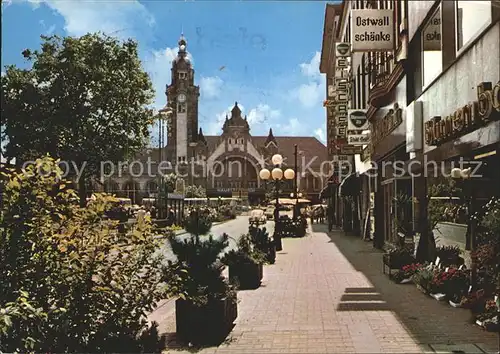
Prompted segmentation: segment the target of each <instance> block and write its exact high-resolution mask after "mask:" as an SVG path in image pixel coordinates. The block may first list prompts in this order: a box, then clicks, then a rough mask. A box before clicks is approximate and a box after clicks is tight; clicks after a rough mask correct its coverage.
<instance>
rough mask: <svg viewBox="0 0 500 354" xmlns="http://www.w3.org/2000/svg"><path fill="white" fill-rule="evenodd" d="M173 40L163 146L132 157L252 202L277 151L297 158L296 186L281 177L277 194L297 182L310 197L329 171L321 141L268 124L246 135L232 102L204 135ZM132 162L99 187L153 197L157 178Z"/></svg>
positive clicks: (189, 70)
mask: <svg viewBox="0 0 500 354" xmlns="http://www.w3.org/2000/svg"><path fill="white" fill-rule="evenodd" d="M178 44H179V52H178V55H177V57H176V58H175V59H174V60H173V61H172V69H171V70H172V78H171V82H170V84H168V85H167V86H166V92H165V94H166V96H167V105H168V107H170V108H171V109H172V111H173V114H172V116H171V118H170V119H169V120H168V124H167V127H166V128H167V143H166V146H164V147H162V148H161V150H158V149H149V150H147V151H145V152H144V153H142V154H140V156H138V158H137V160H139V161H142V162H143V163H144V162H147V161H149V163H150V165H151V166H152V167H151V170H152V171H154V172H155V173H154V174H159V173H160V172H161V173H163V174H168V173H176V174H177V175H178V176H180V177H182V178H183V180H184V185H186V186H187V185H197V186H202V187H204V188H205V189H206V191H207V196H208V197H218V196H220V197H231V196H235V195H236V196H240V195H242V196H245V197H246V196H248V199H249V201H250V202H251V203H257V202H259V201H260V200H262V199H264V197H265V195H266V192H268V191H270V190H271V185H270V183H265V181H262V180H260V178H259V171H260V170H261V169H262V168H264V167H266V168H272V166H271V157H272V156H273V155H274V154H281V155H282V156H283V159H284V162H283V167H284V168H292V169H295V165H296V163H295V160H297V171H296V172H298V173H296V176H297V185H295V183H294V181H283V182H282V184H281V188H280V191H281V196H288V197H289V196H290V194H291V193H294V192H295V188H296V187H297V188H298V190H299V192H300V193H302V194H303V195H304V196H306V197H308V198H310V199H313V200H315V201H316V200H317V199H318V194H319V192H320V190H321V189H322V187H323V184H324V182H325V180H326V178H327V177H328V174H329V170H328V168H329V167H328V166H329V165H328V164H325V163H324V162H327V149H326V146H325V145H324V144H322V143H321V142H320V141H319V140H318V139H316V138H315V137H305V136H275V135H274V133H273V131H272V129H269V133H268V135H267V136H252V135H251V131H250V126H249V124H248V120H247V117H246V116H245V115H244V114H243V112H242V111H241V109H240V107H239V106H238V103H237V102H236V103H235V104H234V107H233V108H232V110H231V112H230V115H226V119H225V121H224V123H223V126H222V127H221V135H217V136H208V135H205V134H204V133H203V129H202V128H201V127H199V126H198V102H199V97H200V89H199V86H196V85H195V71H194V69H193V66H192V63H191V62H190V60H189V58H188V53H187V41H186V39H185V38H184V37H183V36H182V37H181V38H180V40H179V43H178ZM295 145H296V146H297V152H298V153H297V157H295ZM158 161H163V164H162V165H161V164H158ZM137 165H139V164H137ZM133 167H134V166H131V167H130V168H128V169H126V170H127V171H124V172H123V173H122V174H121V175H120V176H117V175H115V176H110V177H109V178H108V179H107V180H106V181H105V184H104V185H105V187H106V188H105V189H106V190H108V191H110V192H115V193H117V194H119V195H121V196H126V197H130V198H131V199H133V201H134V202H135V203H140V201H141V199H142V198H145V197H146V198H148V197H150V198H151V197H155V196H156V192H157V190H158V177H156V176H151V175H149V174H146V173H141V171H140V170H139V169H138V167H137V169H136V170H135V171H134V168H133ZM322 170H323V171H322ZM159 171H160V172H159Z"/></svg>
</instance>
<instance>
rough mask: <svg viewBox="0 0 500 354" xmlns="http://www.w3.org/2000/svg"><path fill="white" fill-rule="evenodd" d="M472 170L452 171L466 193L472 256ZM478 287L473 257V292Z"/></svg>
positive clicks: (451, 174) (473, 233)
mask: <svg viewBox="0 0 500 354" xmlns="http://www.w3.org/2000/svg"><path fill="white" fill-rule="evenodd" d="M471 171H472V170H471V168H470V167H469V168H465V169H460V168H453V169H452V170H451V173H450V176H451V178H453V179H454V180H455V181H456V182H457V183H460V186H461V187H462V189H463V191H464V196H465V201H466V206H467V236H466V237H467V238H468V239H469V240H468V241H469V249H470V252H471V254H473V252H474V251H475V250H476V235H475V232H474V226H473V220H472V215H473V210H472V206H473V202H472V198H473V192H472V188H471V184H470V178H471ZM475 285H476V260H475V257H474V256H473V257H472V258H471V270H470V286H471V290H472V289H473V288H474V287H475Z"/></svg>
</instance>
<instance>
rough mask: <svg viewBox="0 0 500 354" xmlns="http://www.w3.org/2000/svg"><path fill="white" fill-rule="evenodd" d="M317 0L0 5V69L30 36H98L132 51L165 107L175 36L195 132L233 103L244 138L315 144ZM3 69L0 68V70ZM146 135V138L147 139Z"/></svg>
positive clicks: (319, 110) (17, 59) (319, 86)
mask: <svg viewBox="0 0 500 354" xmlns="http://www.w3.org/2000/svg"><path fill="white" fill-rule="evenodd" d="M325 6H326V3H325V2H322V1H302V2H298V1H291V2H285V1H229V0H226V1H201V0H200V1H168V0H163V1H162V0H152V1H137V0H121V1H120V0H114V1H107V0H98V1H90V0H85V1H81V0H10V1H9V0H7V1H5V0H2V47H3V48H2V68H3V67H4V65H8V64H15V65H17V66H19V67H26V65H27V64H26V62H25V60H24V59H23V57H22V55H21V52H22V51H23V50H24V49H26V48H30V49H37V48H39V47H40V35H44V34H45V35H50V34H57V35H61V36H66V35H69V36H81V35H84V34H86V33H88V32H97V31H101V32H104V33H106V34H108V35H112V36H116V37H119V38H121V39H127V38H130V37H131V38H134V39H136V40H137V41H138V43H139V48H140V58H141V60H142V64H143V67H144V70H145V71H146V72H148V73H149V75H150V77H151V80H152V82H153V86H154V88H155V90H156V98H155V103H154V106H155V107H156V108H161V107H163V106H164V105H165V103H166V97H165V94H164V92H165V85H167V84H169V83H170V69H171V62H172V59H173V58H174V57H175V56H176V55H177V50H178V48H177V42H178V40H179V37H180V35H181V33H184V36H185V37H186V39H187V50H188V52H189V53H190V56H191V58H192V62H193V65H194V69H195V84H196V85H199V86H200V91H201V95H200V101H199V117H198V118H199V124H200V127H202V128H203V131H204V134H205V135H218V134H220V133H221V132H222V124H223V121H224V118H225V115H226V113H229V110H230V109H231V108H232V106H233V105H234V103H235V102H238V105H239V106H240V108H241V109H242V110H243V113H244V114H246V115H247V117H248V121H249V124H250V129H251V130H250V133H251V134H252V135H267V133H268V131H269V128H272V129H273V133H274V134H275V135H277V136H280V135H281V136H290V135H294V136H316V137H317V138H318V139H319V140H320V141H322V142H323V143H325V135H326V134H325V130H326V129H325V119H326V118H325V116H326V115H325V109H324V108H323V106H322V101H323V99H324V97H325V81H326V80H325V75H323V74H320V72H319V61H320V51H321V42H322V33H323V20H324V11H325ZM3 70H4V69H2V71H3ZM153 136H154V135H153Z"/></svg>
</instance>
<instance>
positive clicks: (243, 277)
mask: <svg viewBox="0 0 500 354" xmlns="http://www.w3.org/2000/svg"><path fill="white" fill-rule="evenodd" d="M263 270H264V267H263V266H262V264H257V263H253V262H247V263H240V264H235V265H230V266H229V279H230V280H231V282H236V283H237V284H238V285H239V288H240V289H241V290H246V289H257V288H258V287H259V286H260V282H261V280H262V277H263Z"/></svg>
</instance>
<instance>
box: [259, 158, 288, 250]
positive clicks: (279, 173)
mask: <svg viewBox="0 0 500 354" xmlns="http://www.w3.org/2000/svg"><path fill="white" fill-rule="evenodd" d="M271 161H272V163H273V165H274V168H273V170H272V171H269V170H268V169H267V168H263V169H262V170H260V172H259V177H260V178H261V179H263V180H265V181H266V180H268V179H270V178H272V179H273V180H274V187H275V190H276V207H275V209H274V243H275V246H276V251H281V250H283V245H282V244H281V235H280V234H279V232H278V231H277V229H278V224H279V187H280V182H281V180H282V179H283V177H285V179H288V180H291V179H294V178H295V171H294V170H292V169H291V168H288V169H286V170H285V171H284V172H283V170H282V169H281V164H282V163H283V157H282V156H281V155H279V154H276V155H274V156H273V157H272V158H271Z"/></svg>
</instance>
